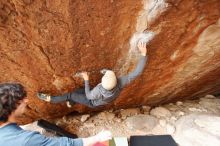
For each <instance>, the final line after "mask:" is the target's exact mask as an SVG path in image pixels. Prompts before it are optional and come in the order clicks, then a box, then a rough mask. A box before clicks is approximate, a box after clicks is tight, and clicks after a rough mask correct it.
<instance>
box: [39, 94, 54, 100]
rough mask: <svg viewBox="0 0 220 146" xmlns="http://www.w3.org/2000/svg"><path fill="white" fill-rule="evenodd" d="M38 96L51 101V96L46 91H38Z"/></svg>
mask: <svg viewBox="0 0 220 146" xmlns="http://www.w3.org/2000/svg"><path fill="white" fill-rule="evenodd" d="M37 97H38V98H39V99H41V100H44V101H47V102H50V101H51V96H50V95H48V94H44V93H37Z"/></svg>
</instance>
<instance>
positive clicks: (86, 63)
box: [0, 0, 220, 122]
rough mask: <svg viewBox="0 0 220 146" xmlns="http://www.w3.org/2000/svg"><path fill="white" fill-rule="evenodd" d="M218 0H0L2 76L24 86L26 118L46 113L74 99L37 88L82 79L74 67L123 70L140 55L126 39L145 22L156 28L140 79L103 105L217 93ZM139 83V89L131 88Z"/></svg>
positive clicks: (72, 85)
mask: <svg viewBox="0 0 220 146" xmlns="http://www.w3.org/2000/svg"><path fill="white" fill-rule="evenodd" d="M219 7H220V1H219V0H210V1H205V0H194V1H189V0H144V1H141V0H140V1H130V0H121V1H115V0H107V1H102V0H88V1H71V0H69V1H68V0H57V1H52V0H42V1H41V0H1V1H0V63H1V70H0V81H1V82H6V81H18V82H21V83H22V84H24V85H25V87H26V89H27V90H28V97H29V99H30V102H29V110H28V111H27V112H26V117H29V118H26V119H25V122H29V121H31V120H32V119H33V120H34V119H37V118H40V117H44V118H51V117H57V116H61V115H64V114H66V113H68V112H70V111H73V110H75V111H79V112H85V111H87V110H88V109H87V108H85V107H83V106H80V105H77V106H75V107H74V108H72V109H68V108H67V107H66V105H65V104H58V105H51V104H49V103H45V102H42V101H39V100H38V99H37V98H36V96H35V94H36V92H37V91H45V92H49V93H51V94H53V95H57V94H64V93H65V92H68V91H71V90H73V89H76V88H78V87H80V86H82V82H81V81H80V80H79V79H76V78H72V77H71V75H72V73H75V72H77V71H79V70H87V71H90V72H91V77H90V79H91V84H92V85H96V84H97V83H98V82H99V81H100V77H101V76H100V74H99V70H100V69H102V68H112V69H114V70H115V71H116V73H117V74H118V75H123V74H126V73H127V72H128V71H130V70H131V69H132V68H133V66H134V64H135V63H136V61H137V58H138V55H137V54H135V53H134V52H132V50H129V39H130V38H131V37H132V35H133V34H134V33H135V32H142V31H143V30H145V29H148V30H151V31H154V32H156V34H157V35H156V36H155V38H154V39H153V40H152V41H151V42H150V44H149V46H148V50H149V51H148V52H149V63H148V65H147V66H146V68H145V71H144V73H143V75H142V76H141V77H139V79H137V80H136V81H135V82H133V84H132V85H129V86H128V87H127V88H126V89H124V91H123V93H122V94H121V95H120V97H119V98H118V99H117V100H116V101H115V102H114V103H112V105H109V106H106V107H105V108H110V107H112V106H113V105H114V106H115V107H129V106H135V105H140V104H146V105H147V104H148V105H156V104H159V103H165V102H169V101H173V100H176V101H177V100H182V99H187V98H194V97H199V96H203V95H204V94H206V93H213V94H214V93H217V92H219V91H218V90H219V88H220V78H219V76H220V20H219V18H220V9H219ZM137 90H138V92H137Z"/></svg>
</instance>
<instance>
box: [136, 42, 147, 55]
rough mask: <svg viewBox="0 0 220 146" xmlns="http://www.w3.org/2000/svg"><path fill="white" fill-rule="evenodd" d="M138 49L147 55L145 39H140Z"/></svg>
mask: <svg viewBox="0 0 220 146" xmlns="http://www.w3.org/2000/svg"><path fill="white" fill-rule="evenodd" d="M138 49H139V51H140V52H141V55H142V56H146V54H147V48H146V43H144V42H143V41H139V42H138Z"/></svg>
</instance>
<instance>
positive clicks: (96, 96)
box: [37, 41, 147, 108]
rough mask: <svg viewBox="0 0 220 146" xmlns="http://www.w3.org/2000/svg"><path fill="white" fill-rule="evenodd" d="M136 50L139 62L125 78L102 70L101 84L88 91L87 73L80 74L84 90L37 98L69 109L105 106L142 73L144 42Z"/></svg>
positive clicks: (40, 94) (144, 53) (41, 95)
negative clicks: (62, 104) (73, 107)
mask: <svg viewBox="0 0 220 146" xmlns="http://www.w3.org/2000/svg"><path fill="white" fill-rule="evenodd" d="M137 48H138V50H139V51H140V53H141V57H140V60H139V62H138V64H137V66H136V68H135V70H134V71H133V72H131V73H129V74H128V75H126V76H122V77H119V78H117V77H116V75H115V73H114V72H113V71H111V70H106V69H104V70H102V71H101V73H102V74H104V75H103V77H102V81H101V83H99V84H98V85H97V86H96V87H94V88H93V89H92V90H90V85H89V76H88V74H87V72H81V73H79V74H78V75H79V76H80V77H82V78H83V79H84V82H85V89H84V88H82V89H77V90H75V91H73V92H70V93H66V94H64V95H61V96H50V95H48V94H44V93H38V94H37V96H38V97H39V98H40V99H41V100H44V101H47V102H51V103H61V102H65V101H67V106H68V107H71V105H73V104H75V103H80V104H83V105H86V106H88V107H92V108H93V107H97V106H101V105H106V104H108V103H110V102H112V101H113V100H115V99H116V98H117V97H118V96H119V94H120V92H121V90H122V89H123V88H124V87H125V85H127V84H129V83H130V82H131V81H133V80H134V79H135V78H136V77H137V76H139V75H140V74H141V73H142V72H143V70H144V66H145V63H146V60H147V56H146V55H147V49H146V42H144V41H139V42H138V44H137Z"/></svg>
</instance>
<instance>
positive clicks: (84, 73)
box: [81, 72, 89, 81]
mask: <svg viewBox="0 0 220 146" xmlns="http://www.w3.org/2000/svg"><path fill="white" fill-rule="evenodd" d="M81 75H82V78H83V79H84V80H85V81H88V80H89V75H88V73H87V72H81Z"/></svg>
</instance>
